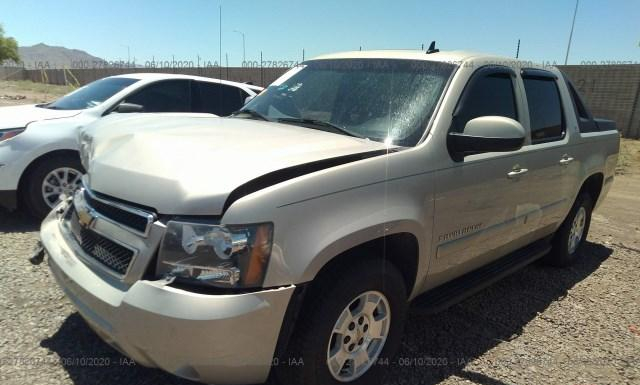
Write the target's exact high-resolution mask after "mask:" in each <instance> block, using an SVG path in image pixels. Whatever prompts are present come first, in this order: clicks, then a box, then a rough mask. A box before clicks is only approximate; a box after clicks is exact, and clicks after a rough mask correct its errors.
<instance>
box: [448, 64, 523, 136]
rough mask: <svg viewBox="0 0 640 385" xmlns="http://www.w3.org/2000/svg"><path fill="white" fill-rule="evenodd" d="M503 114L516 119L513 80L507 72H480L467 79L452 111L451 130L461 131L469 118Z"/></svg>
mask: <svg viewBox="0 0 640 385" xmlns="http://www.w3.org/2000/svg"><path fill="white" fill-rule="evenodd" d="M481 116H504V117H507V118H511V119H514V120H517V118H518V114H517V111H516V100H515V96H514V92H513V81H512V79H511V76H510V75H509V73H504V72H499V73H488V74H486V73H484V72H480V73H477V74H475V75H473V77H472V78H471V80H469V83H468V84H467V87H466V88H465V90H464V92H463V95H462V97H461V98H460V101H459V105H458V107H457V108H456V112H455V113H454V119H453V126H452V129H451V130H452V131H454V132H463V131H464V126H465V125H466V124H467V122H468V121H469V120H471V119H475V118H478V117H481Z"/></svg>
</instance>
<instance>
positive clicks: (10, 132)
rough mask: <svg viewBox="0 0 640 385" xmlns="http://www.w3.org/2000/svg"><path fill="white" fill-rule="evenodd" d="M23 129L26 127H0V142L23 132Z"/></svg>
mask: <svg viewBox="0 0 640 385" xmlns="http://www.w3.org/2000/svg"><path fill="white" fill-rule="evenodd" d="M24 130H26V127H16V128H0V142H2V141H3V140H7V139H10V138H13V137H14V136H16V135H18V134H20V133H22V132H24Z"/></svg>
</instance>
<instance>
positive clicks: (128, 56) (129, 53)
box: [120, 44, 131, 66]
mask: <svg viewBox="0 0 640 385" xmlns="http://www.w3.org/2000/svg"><path fill="white" fill-rule="evenodd" d="M120 45H121V46H123V47H126V48H127V66H130V65H131V64H129V63H131V47H129V46H128V45H126V44H120Z"/></svg>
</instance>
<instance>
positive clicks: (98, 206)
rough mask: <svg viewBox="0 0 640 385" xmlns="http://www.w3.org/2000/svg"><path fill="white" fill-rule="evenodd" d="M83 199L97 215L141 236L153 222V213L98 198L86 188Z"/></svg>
mask: <svg viewBox="0 0 640 385" xmlns="http://www.w3.org/2000/svg"><path fill="white" fill-rule="evenodd" d="M84 198H85V201H86V202H87V204H88V205H89V206H90V207H91V208H92V209H93V210H94V211H95V212H96V213H97V214H100V215H102V216H103V217H105V218H108V219H110V220H112V221H114V222H116V223H118V224H120V225H122V226H126V227H128V228H130V229H132V230H135V231H137V232H139V233H140V234H143V235H146V234H147V232H148V230H149V226H150V225H151V223H153V221H154V220H155V215H154V214H153V213H150V212H146V211H143V210H140V209H137V208H135V207H130V206H128V205H124V204H121V203H118V202H114V201H108V200H106V199H103V198H100V197H98V196H96V194H95V193H93V192H91V191H90V190H89V189H87V188H85V189H84Z"/></svg>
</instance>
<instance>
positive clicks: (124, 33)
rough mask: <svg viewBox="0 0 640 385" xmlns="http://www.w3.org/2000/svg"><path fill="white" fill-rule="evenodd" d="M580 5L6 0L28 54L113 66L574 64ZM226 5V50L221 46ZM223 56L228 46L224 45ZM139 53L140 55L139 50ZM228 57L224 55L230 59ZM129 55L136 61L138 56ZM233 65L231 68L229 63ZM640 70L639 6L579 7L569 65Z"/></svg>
mask: <svg viewBox="0 0 640 385" xmlns="http://www.w3.org/2000/svg"><path fill="white" fill-rule="evenodd" d="M575 5H576V1H575V0H556V1H552V0H534V1H531V0H530V1H520V0H485V1H472V0H447V1H431V0H395V1H378V0H369V1H363V0H322V1H304V0H269V1H266V0H263V1H259V0H244V1H239V0H207V1H205V0H182V1H165V0H156V1H151V0H128V1H122V0H110V1H86V0H66V1H60V0H55V1H54V0H39V1H32V0H0V24H3V26H4V29H5V33H6V35H7V36H13V37H15V38H16V39H17V40H18V43H19V44H20V45H21V46H27V45H33V44H37V43H41V42H42V43H46V44H48V45H61V46H65V47H67V48H76V49H81V50H84V51H87V52H89V53H90V54H92V55H94V56H98V57H101V58H104V59H106V60H116V61H117V60H127V58H128V57H129V58H130V60H132V61H133V60H134V59H135V62H136V64H138V65H143V66H144V65H151V61H153V60H155V61H167V60H168V61H173V60H175V61H183V62H189V61H190V62H193V63H196V62H199V63H200V64H201V65H202V64H204V65H210V64H214V65H215V64H217V63H218V62H219V63H221V64H222V65H224V64H225V63H226V57H227V56H228V62H229V64H230V65H232V66H240V65H241V63H242V60H243V49H242V35H241V34H240V33H238V32H234V31H241V32H242V33H244V35H245V44H246V60H247V61H253V60H259V59H260V52H261V51H262V53H263V59H264V60H268V61H278V62H289V61H301V60H302V52H303V50H304V53H305V58H307V59H309V58H312V57H313V56H317V55H320V54H325V53H330V52H337V51H348V50H358V49H360V47H362V49H394V48H400V49H405V48H408V49H413V48H415V49H419V48H421V45H422V44H424V45H425V47H426V46H428V44H429V43H430V42H431V41H432V40H436V41H437V46H438V47H439V48H440V49H442V50H451V49H469V50H473V51H481V52H487V53H493V54H498V55H504V56H509V57H515V54H516V47H517V42H518V39H520V54H519V57H520V58H521V59H526V60H533V61H536V62H545V63H550V64H563V63H564V59H565V53H566V49H567V42H568V39H569V32H570V29H571V21H572V18H573V12H574V9H575ZM220 7H221V9H222V44H221V45H220V35H219V31H220V13H219V11H220ZM220 48H222V49H220ZM128 52H129V54H128ZM220 52H222V54H220ZM128 55H129V56H128ZM220 58H222V61H220ZM618 61H622V62H629V61H630V62H635V63H640V0H580V3H579V8H578V13H577V17H576V23H575V30H574V33H573V40H572V45H571V51H570V54H569V64H584V63H585V62H596V63H597V64H606V62H618Z"/></svg>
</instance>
